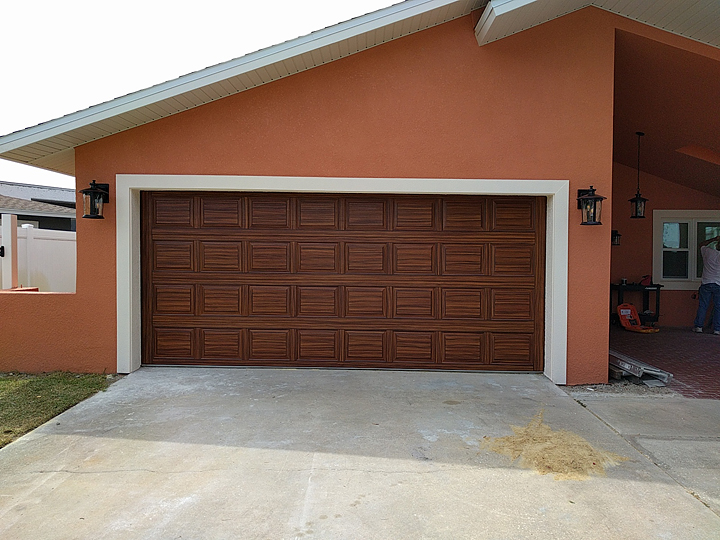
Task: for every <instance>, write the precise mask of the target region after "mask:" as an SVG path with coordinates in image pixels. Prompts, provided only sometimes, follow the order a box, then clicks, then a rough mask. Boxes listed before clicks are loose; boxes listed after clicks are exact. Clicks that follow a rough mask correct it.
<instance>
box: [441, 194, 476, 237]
mask: <svg viewBox="0 0 720 540" xmlns="http://www.w3.org/2000/svg"><path fill="white" fill-rule="evenodd" d="M484 209H485V205H484V202H483V199H481V198H479V197H467V198H463V199H457V200H445V201H443V230H445V231H459V232H473V231H481V230H483V228H484V223H485V216H484V215H483V214H484Z"/></svg>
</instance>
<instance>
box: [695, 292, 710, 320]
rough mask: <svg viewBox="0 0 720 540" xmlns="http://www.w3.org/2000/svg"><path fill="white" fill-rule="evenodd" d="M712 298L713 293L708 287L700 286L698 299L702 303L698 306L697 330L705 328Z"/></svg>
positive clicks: (696, 316)
mask: <svg viewBox="0 0 720 540" xmlns="http://www.w3.org/2000/svg"><path fill="white" fill-rule="evenodd" d="M711 296H712V293H711V292H710V288H709V287H708V285H707V284H706V285H700V289H699V290H698V299H699V301H700V302H699V304H698V310H697V315H695V323H694V324H695V328H702V327H703V326H705V315H707V310H708V307H710V297H711Z"/></svg>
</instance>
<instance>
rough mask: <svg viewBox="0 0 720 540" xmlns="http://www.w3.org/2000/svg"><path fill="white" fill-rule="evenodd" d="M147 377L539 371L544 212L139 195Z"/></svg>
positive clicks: (505, 205)
mask: <svg viewBox="0 0 720 540" xmlns="http://www.w3.org/2000/svg"><path fill="white" fill-rule="evenodd" d="M142 216H143V218H142V246H143V247H142V283H143V341H144V343H143V353H144V357H143V362H144V363H146V364H193V365H247V366H250V365H256V366H257V365H260V366H335V367H337V366H341V367H366V368H383V367H384V368H421V369H428V368H430V369H470V370H541V369H542V367H543V357H542V350H543V319H544V313H543V312H544V309H543V299H544V266H545V265H544V252H545V229H544V223H545V199H544V198H535V197H480V196H460V197H444V196H403V195H392V196H360V195H350V196H348V195H298V194H247V193H244V194H238V193H172V192H170V193H169V192H146V193H143V196H142Z"/></svg>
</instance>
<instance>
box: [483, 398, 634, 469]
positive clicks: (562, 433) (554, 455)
mask: <svg viewBox="0 0 720 540" xmlns="http://www.w3.org/2000/svg"><path fill="white" fill-rule="evenodd" d="M510 427H511V428H512V430H513V432H514V433H515V434H514V435H509V436H507V437H496V438H494V437H484V438H483V440H482V441H481V445H480V448H483V449H486V450H491V451H493V452H496V453H498V454H501V455H504V456H507V457H509V458H510V459H511V460H512V461H516V460H517V461H518V464H519V465H520V466H521V467H525V468H528V469H534V470H535V471H537V472H538V473H540V474H552V475H554V477H555V480H587V479H588V478H590V476H591V475H595V476H605V469H606V468H608V467H612V466H614V465H617V464H618V463H620V462H622V461H627V460H628V458H627V457H624V456H620V455H618V454H614V453H612V452H607V451H605V450H601V449H597V448H594V447H593V446H592V445H591V444H590V443H589V442H588V441H587V440H585V439H584V438H583V437H581V436H580V435H577V434H576V433H572V432H571V431H566V430H562V429H561V430H556V431H553V429H552V428H551V427H550V426H548V425H547V424H545V423H544V422H543V412H542V411H540V412H539V413H538V414H536V415H535V416H534V417H533V418H532V420H530V422H529V423H528V425H527V426H522V427H521V426H510Z"/></svg>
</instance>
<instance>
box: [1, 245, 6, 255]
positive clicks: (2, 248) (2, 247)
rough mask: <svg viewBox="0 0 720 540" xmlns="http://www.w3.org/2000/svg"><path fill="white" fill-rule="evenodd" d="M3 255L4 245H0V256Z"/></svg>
mask: <svg viewBox="0 0 720 540" xmlns="http://www.w3.org/2000/svg"><path fill="white" fill-rule="evenodd" d="M4 256H5V246H0V257H4Z"/></svg>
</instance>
